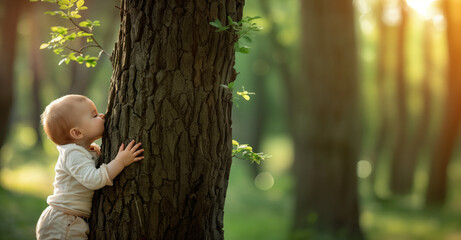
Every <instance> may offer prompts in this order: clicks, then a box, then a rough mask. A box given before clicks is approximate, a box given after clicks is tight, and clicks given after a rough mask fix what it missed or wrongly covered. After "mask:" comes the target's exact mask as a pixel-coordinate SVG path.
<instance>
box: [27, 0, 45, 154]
mask: <svg viewBox="0 0 461 240" xmlns="http://www.w3.org/2000/svg"><path fill="white" fill-rule="evenodd" d="M35 6H36V5H29V6H28V16H29V21H28V24H29V31H30V36H33V37H31V38H30V39H29V41H30V42H29V43H30V49H31V50H30V55H29V61H30V66H31V69H32V99H31V100H32V102H31V105H32V106H33V107H32V116H31V120H32V123H33V126H34V130H35V134H36V135H37V142H36V143H35V146H37V147H41V146H42V142H43V139H42V131H43V130H42V129H43V128H42V126H41V124H40V114H41V113H42V111H43V108H42V106H41V104H40V103H41V98H40V89H41V82H42V80H43V70H42V69H43V65H42V62H43V59H42V52H41V51H40V39H39V38H38V37H37V36H39V35H40V31H39V29H38V28H37V26H36V23H37V22H38V16H37V9H36V7H35Z"/></svg>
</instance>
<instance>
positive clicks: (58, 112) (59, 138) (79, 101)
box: [41, 95, 104, 145]
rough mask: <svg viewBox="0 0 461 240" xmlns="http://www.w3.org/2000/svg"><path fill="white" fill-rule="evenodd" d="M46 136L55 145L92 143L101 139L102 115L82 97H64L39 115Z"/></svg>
mask: <svg viewBox="0 0 461 240" xmlns="http://www.w3.org/2000/svg"><path fill="white" fill-rule="evenodd" d="M41 119H42V124H43V129H44V130H45V133H46V135H48V137H49V138H50V139H51V140H52V141H53V142H54V143H56V144H58V145H64V144H69V143H85V144H86V143H92V142H93V141H95V140H97V139H99V138H101V137H102V134H103V132H104V114H99V113H98V112H97V110H96V106H95V105H94V103H93V101H91V100H90V99H89V98H87V97H85V96H82V95H66V96H64V97H61V98H58V99H56V100H54V101H53V102H51V103H50V104H49V105H48V106H47V107H46V108H45V111H44V112H43V114H42V115H41Z"/></svg>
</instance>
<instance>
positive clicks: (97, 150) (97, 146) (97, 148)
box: [90, 143, 101, 157]
mask: <svg viewBox="0 0 461 240" xmlns="http://www.w3.org/2000/svg"><path fill="white" fill-rule="evenodd" d="M90 150H91V151H94V152H96V153H97V154H98V157H99V155H101V147H99V145H98V144H96V143H92V144H91V146H90Z"/></svg>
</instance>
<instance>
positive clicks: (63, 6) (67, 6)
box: [59, 4, 74, 10]
mask: <svg viewBox="0 0 461 240" xmlns="http://www.w3.org/2000/svg"><path fill="white" fill-rule="evenodd" d="M72 5H74V4H69V5H61V6H60V7H59V8H60V9H62V10H67V9H69V8H71V7H72Z"/></svg>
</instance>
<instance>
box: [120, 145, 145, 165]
mask: <svg viewBox="0 0 461 240" xmlns="http://www.w3.org/2000/svg"><path fill="white" fill-rule="evenodd" d="M133 145H134V140H133V141H131V142H130V143H129V144H128V145H127V146H126V148H125V145H124V144H123V143H122V145H120V148H119V150H118V153H117V156H116V157H115V159H114V160H117V161H120V162H121V163H123V166H124V167H126V166H129V165H130V164H132V163H134V162H137V161H140V160H141V159H143V158H144V156H140V157H138V155H139V154H141V153H142V152H144V149H142V148H141V149H139V150H138V148H139V147H140V146H141V143H138V144H136V145H134V146H133Z"/></svg>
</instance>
